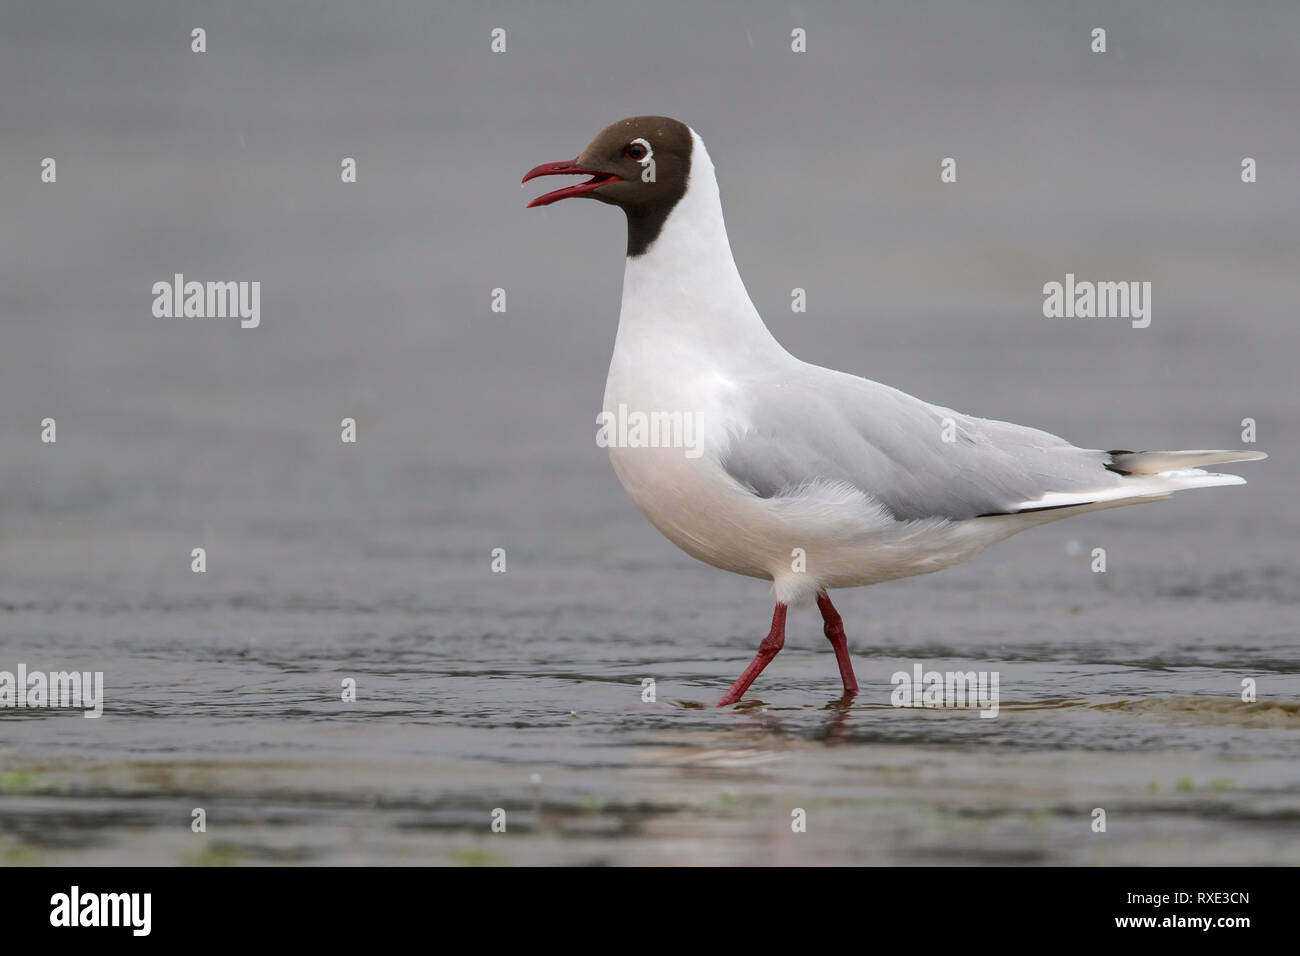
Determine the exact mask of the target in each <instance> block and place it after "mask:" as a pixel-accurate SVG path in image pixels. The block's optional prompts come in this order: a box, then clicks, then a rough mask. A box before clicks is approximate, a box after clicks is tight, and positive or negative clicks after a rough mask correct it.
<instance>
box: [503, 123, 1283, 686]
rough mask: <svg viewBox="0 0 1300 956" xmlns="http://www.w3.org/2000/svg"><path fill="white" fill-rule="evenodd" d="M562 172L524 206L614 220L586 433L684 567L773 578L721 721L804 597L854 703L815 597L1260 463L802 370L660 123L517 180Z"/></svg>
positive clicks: (595, 143)
mask: <svg viewBox="0 0 1300 956" xmlns="http://www.w3.org/2000/svg"><path fill="white" fill-rule="evenodd" d="M558 175H579V176H589V177H591V178H590V179H588V180H587V181H585V182H582V183H578V184H575V185H570V186H566V187H564V188H562V189H557V190H555V191H553V192H549V193H546V194H545V195H542V196H539V197H538V198H536V199H534V200H533V201H532V202H530V203H529V204H528V205H529V207H530V208H531V207H533V206H545V205H549V204H551V203H554V202H557V201H559V200H561V199H568V198H571V197H578V196H585V197H587V198H590V199H595V200H597V201H599V202H602V203H607V204H609V205H613V206H618V207H619V208H621V209H622V210H623V212H624V213H625V214H626V217H627V261H626V265H625V268H624V273H623V301H622V308H621V311H620V313H619V320H618V333H617V335H616V337H615V342H614V354H613V358H612V359H611V361H610V366H609V376H608V378H607V380H606V382H605V399H604V408H603V411H602V415H601V417H600V419H598V420H600V421H603V422H606V423H609V422H614V421H617V422H619V423H620V425H619V427H618V428H617V429H616V430H615V431H616V438H615V439H614V440H610V441H608V442H607V444H608V446H609V456H610V461H611V462H612V464H613V466H614V471H615V473H616V474H617V475H618V479H619V481H620V482H621V483H622V485H623V488H624V489H625V490H626V491H627V493H628V495H629V496H630V497H631V498H632V500H633V501H634V502H635V503H636V505H637V507H639V508H640V510H641V511H642V513H643V514H644V515H645V516H646V518H648V519H649V520H650V523H651V524H653V525H654V526H655V527H656V528H658V529H659V531H660V532H662V533H663V534H664V536H665V537H667V538H668V539H669V540H670V541H672V542H673V543H674V544H675V545H677V546H678V547H679V548H681V549H682V550H683V551H685V552H686V553H687V554H689V555H691V556H693V557H695V558H697V559H699V560H701V561H704V562H706V563H708V564H711V565H713V566H714V567H718V568H722V569H724V570H726V571H732V572H735V573H737V574H743V575H748V576H750V577H755V578H762V579H765V580H770V581H771V582H772V588H773V594H774V597H775V600H776V606H775V608H774V610H773V613H772V625H771V628H770V630H769V631H768V634H767V636H766V637H765V638H763V640H762V642H761V643H760V644H759V647H758V653H757V655H756V656H755V657H754V660H753V662H752V663H750V665H749V666H748V667H747V668H745V671H744V673H742V674H741V675H740V677H739V678H737V680H736V681H735V683H733V684H732V685H731V687H730V689H729V690H728V691H727V692H726V694H724V695H723V697H722V699H721V700H720V701H719V702H718V706H719V707H722V706H726V705H728V704H733V703H735V702H736V701H738V700H740V699H741V697H742V696H743V695H744V694H745V692H746V691H747V690H748V689H749V686H750V684H752V683H753V682H754V679H755V678H756V677H758V675H759V674H760V673H762V671H763V669H764V668H765V667H766V666H767V665H768V664H769V663H770V662H771V661H772V659H773V658H774V657H776V655H777V653H778V652H779V651H780V650H781V648H782V647H783V646H784V644H785V622H786V611H787V609H788V608H789V607H790V606H801V605H807V604H810V603H812V602H813V601H816V603H817V607H818V608H819V610H820V611H821V615H822V620H823V630H824V633H825V635H826V637H827V638H828V639H829V640H830V643H831V647H832V648H833V649H834V652H835V659H836V662H837V664H838V665H839V671H840V678H841V681H842V683H843V685H844V693H845V698H846V699H851V697H852V695H854V694H856V693H857V691H858V683H857V679H856V677H855V676H854V673H853V664H852V662H851V660H850V659H849V651H848V640H847V637H846V635H845V632H844V623H843V620H842V619H841V617H840V615H839V613H838V612H837V611H836V610H835V606H834V605H833V604H832V603H831V599H830V596H829V593H828V592H829V591H830V590H831V589H834V588H847V587H860V586H863V585H867V584H876V583H879V582H881V581H890V580H894V579H897V578H903V577H908V576H910V575H914V574H927V573H929V572H932V571H938V570H941V569H943V568H947V567H951V566H952V565H955V564H958V563H960V562H962V561H965V560H966V559H967V558H969V557H971V556H972V555H974V554H976V553H978V552H980V551H982V550H983V549H984V548H987V547H988V546H989V545H991V544H994V543H995V542H998V541H1001V540H1003V539H1004V538H1007V537H1009V536H1011V535H1013V534H1016V533H1017V532H1020V531H1024V530H1025V529H1027V528H1033V527H1036V526H1038V525H1041V524H1045V523H1047V522H1049V521H1057V520H1059V519H1061V518H1067V517H1070V516H1072V515H1077V514H1083V513H1086V512H1090V511H1097V510H1100V509H1103V508H1115V507H1120V506H1123V505H1131V504H1139V503H1142V502H1147V501H1159V500H1162V499H1165V498H1168V497H1169V496H1170V495H1171V494H1172V493H1173V492H1175V491H1181V490H1183V489H1185V488H1206V487H1210V486H1214V485H1237V484H1244V483H1245V480H1244V479H1243V478H1241V477H1239V476H1237V475H1225V474H1214V473H1211V472H1207V471H1205V470H1204V469H1202V468H1201V467H1199V466H1202V465H1214V464H1220V463H1223V462H1231V461H1253V460H1257V459H1261V458H1265V457H1267V456H1266V455H1264V454H1263V453H1260V452H1252V451H1125V450H1112V451H1097V450H1093V449H1087V448H1078V447H1076V446H1074V445H1072V444H1070V443H1069V442H1067V441H1065V440H1064V439H1061V438H1057V437H1056V436H1055V435H1051V434H1048V433H1047V432H1044V431H1039V430H1037V429H1034V428H1028V427H1025V426H1023V425H1013V424H1011V423H1009V422H1000V421H992V420H989V419H983V418H976V417H973V416H970V415H963V414H961V413H960V412H956V411H953V410H952V409H951V408H945V407H943V406H939V405H931V404H930V403H928V402H924V401H922V400H921V399H919V398H913V397H912V396H911V395H908V394H906V393H904V392H901V391H899V390H898V389H895V388H890V387H889V386H887V385H881V384H879V383H877V382H872V381H868V380H867V379H864V378H859V377H858V376H856V375H850V374H847V373H845V372H837V371H834V370H832V369H828V368H822V367H820V366H817V365H810V364H809V363H807V362H803V361H800V360H799V359H797V358H795V357H794V356H793V355H791V354H790V353H789V352H787V351H786V350H785V349H784V348H782V347H781V345H780V344H779V343H778V342H777V341H776V339H775V338H774V337H773V336H772V333H771V332H770V331H768V328H767V326H766V325H764V324H763V320H762V318H761V317H760V316H759V314H758V310H757V309H755V308H754V304H753V303H752V302H751V301H750V298H749V293H748V292H747V291H746V290H745V285H744V283H743V282H742V281H741V278H740V272H739V271H738V270H737V268H736V263H735V260H734V259H733V258H732V254H731V244H730V242H729V241H728V239H727V229H726V226H725V224H724V223H723V219H722V201H721V198H720V196H719V193H718V182H717V177H716V176H715V175H714V169H713V162H712V160H710V158H709V154H708V151H707V150H706V149H705V148H704V142H703V141H702V140H701V139H700V137H699V135H698V134H697V133H695V131H694V130H692V129H691V128H690V127H688V126H685V125H684V124H682V123H680V122H678V121H677V120H673V119H669V118H668V117H664V116H636V117H631V118H629V119H624V120H620V121H619V122H617V123H614V124H613V125H612V126H609V127H607V128H606V129H605V130H603V131H602V132H601V133H600V134H599V135H598V136H597V137H596V138H595V139H594V140H592V141H591V144H590V145H589V146H588V147H587V148H586V149H585V150H583V152H582V154H581V155H579V156H578V157H577V158H576V159H573V160H570V161H564V162H555V163H544V164H543V165H541V166H537V167H536V168H534V169H532V170H530V171H529V172H528V173H527V175H525V176H524V178H523V182H528V181H529V180H531V179H535V178H537V177H539V176H558ZM647 423H650V426H651V427H647ZM665 423H667V424H668V426H670V427H664V426H665ZM655 426H657V427H655ZM665 433H667V434H665Z"/></svg>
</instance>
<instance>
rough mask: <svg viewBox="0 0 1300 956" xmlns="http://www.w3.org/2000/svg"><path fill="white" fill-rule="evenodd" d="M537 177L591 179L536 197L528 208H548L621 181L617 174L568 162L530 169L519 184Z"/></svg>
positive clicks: (574, 161)
mask: <svg viewBox="0 0 1300 956" xmlns="http://www.w3.org/2000/svg"><path fill="white" fill-rule="evenodd" d="M538 176H590V177H591V179H589V180H587V181H586V182H585V183H578V185H576V186H565V187H564V188H563V189H557V190H555V191H554V192H549V193H546V194H545V195H542V196H538V197H537V198H536V199H534V200H533V201H532V202H530V203H529V204H528V208H529V209H532V208H533V207H534V206H549V205H550V204H551V203H553V202H558V201H559V200H561V199H568V198H569V197H570V196H585V195H587V194H588V193H593V192H595V191H596V190H597V189H599V188H600V187H601V186H604V185H606V184H608V183H613V182H618V181H619V180H620V179H622V178H623V177H622V176H619V175H618V174H617V173H602V172H600V171H598V170H595V169H584V168H583V167H581V166H579V165H578V163H577V161H576V160H570V161H568V162H562V163H542V165H540V166H538V167H536V168H534V169H530V170H529V171H528V172H527V173H526V174H525V175H524V178H523V179H521V180H520V183H521V184H522V183H526V182H528V180H530V179H536V178H537V177H538Z"/></svg>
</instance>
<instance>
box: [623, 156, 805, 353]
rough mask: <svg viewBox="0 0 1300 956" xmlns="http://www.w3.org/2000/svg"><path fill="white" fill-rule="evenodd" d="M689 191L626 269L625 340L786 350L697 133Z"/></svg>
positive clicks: (734, 349)
mask: <svg viewBox="0 0 1300 956" xmlns="http://www.w3.org/2000/svg"><path fill="white" fill-rule="evenodd" d="M691 137H692V140H693V145H692V149H691V171H690V179H689V180H688V182H687V188H686V192H685V193H684V194H683V195H682V198H681V199H680V200H678V202H677V205H676V206H674V207H673V209H672V211H671V212H670V213H669V214H668V217H667V219H666V220H665V221H664V224H663V228H662V229H661V230H660V233H659V236H658V238H656V239H655V240H654V241H653V242H652V243H650V246H649V248H648V249H647V250H646V251H645V252H644V253H643V254H641V255H639V256H636V257H629V258H628V260H627V266H626V268H625V270H624V273H623V307H622V311H621V313H620V315H619V322H618V339H617V341H616V343H615V351H616V352H617V351H618V349H619V347H620V346H632V347H643V346H647V345H650V344H651V341H652V340H655V341H658V342H660V343H662V344H663V345H668V344H669V343H675V344H676V345H678V346H681V345H684V344H687V343H691V344H695V345H698V346H699V347H702V348H708V349H713V350H716V354H719V355H725V354H727V353H728V352H732V353H735V352H753V351H756V350H760V351H768V350H770V349H773V348H774V349H776V350H779V351H783V350H782V349H781V346H780V345H778V344H777V342H776V340H775V339H774V338H772V334H771V333H770V332H769V331H768V330H767V326H765V325H764V324H763V320H762V318H761V317H760V316H759V314H758V310H757V309H755V308H754V304H753V302H751V301H750V299H749V293H748V292H747V291H746V290H745V283H744V282H743V281H742V280H741V278H740V272H739V271H738V270H737V269H736V261H735V259H733V258H732V256H731V243H730V242H729V241H728V240H727V227H726V224H725V223H724V222H723V219H722V199H721V196H720V195H719V193H718V180H717V178H716V177H715V176H714V172H713V161H712V160H711V159H709V153H708V150H706V149H705V148H704V142H703V141H702V140H701V139H700V137H699V136H698V135H696V133H695V132H694V131H692V132H691Z"/></svg>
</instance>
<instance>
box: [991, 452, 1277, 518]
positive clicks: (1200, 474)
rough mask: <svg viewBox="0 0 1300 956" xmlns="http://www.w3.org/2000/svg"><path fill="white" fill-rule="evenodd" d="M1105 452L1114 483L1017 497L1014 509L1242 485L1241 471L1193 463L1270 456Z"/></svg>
mask: <svg viewBox="0 0 1300 956" xmlns="http://www.w3.org/2000/svg"><path fill="white" fill-rule="evenodd" d="M1106 454H1108V455H1109V456H1110V459H1111V460H1110V464H1108V465H1106V467H1107V468H1108V469H1110V470H1111V471H1113V472H1117V473H1118V474H1119V475H1121V476H1122V480H1121V481H1119V482H1118V483H1115V484H1111V485H1109V486H1106V487H1103V488H1098V489H1096V490H1091V491H1051V492H1048V493H1047V494H1044V495H1041V496H1040V497H1038V498H1035V499H1034V500H1032V501H1022V502H1020V503H1019V504H1018V505H1017V506H1016V507H1015V508H1014V509H1012V512H1013V513H1019V514H1024V513H1028V512H1035V511H1058V510H1062V509H1076V508H1077V509H1080V510H1092V509H1093V508H1101V507H1115V506H1117V505H1122V504H1137V503H1139V502H1141V501H1158V500H1160V499H1163V498H1168V497H1169V496H1170V495H1171V494H1172V493H1173V492H1175V491H1183V490H1184V489H1187V488H1211V487H1214V486H1215V485H1244V484H1245V483H1246V479H1245V478H1242V477H1241V476H1240V475H1221V474H1217V473H1215V472H1211V471H1205V470H1203V469H1201V468H1197V467H1194V466H1196V465H1215V464H1220V463H1222V462H1229V461H1259V460H1260V459H1262V458H1267V457H1268V455H1266V454H1264V453H1263V452H1259V451H1110V452H1107V453H1106ZM1112 480H1113V479H1112ZM1068 513H1073V512H1072V511H1071V512H1068Z"/></svg>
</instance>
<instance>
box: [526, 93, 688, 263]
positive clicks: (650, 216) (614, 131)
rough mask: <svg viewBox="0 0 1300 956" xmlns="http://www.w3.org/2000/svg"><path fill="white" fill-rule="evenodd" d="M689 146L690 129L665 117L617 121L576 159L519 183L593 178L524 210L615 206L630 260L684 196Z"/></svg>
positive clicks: (547, 166)
mask: <svg viewBox="0 0 1300 956" xmlns="http://www.w3.org/2000/svg"><path fill="white" fill-rule="evenodd" d="M693 143H694V137H693V135H692V133H691V130H690V128H689V127H688V126H686V125H685V124H683V123H679V122H677V120H675V119H669V118H668V117H666V116H633V117H630V118H629V119H625V120H619V121H618V122H617V123H615V124H613V125H612V126H607V127H605V129H603V130H601V132H600V134H599V135H598V136H597V137H596V138H595V139H593V140H592V141H591V143H590V145H588V146H587V148H586V149H584V150H583V151H582V152H581V153H580V154H579V155H578V157H577V158H576V159H572V160H564V161H561V162H558V163H543V164H542V165H540V166H537V167H535V168H533V169H530V170H529V171H528V173H527V174H526V175H525V176H524V178H523V182H528V181H529V180H530V179H536V178H538V177H539V176H590V177H591V178H590V179H588V180H587V181H586V182H584V183H577V184H575V185H572V186H565V187H563V188H562V189H556V190H554V191H553V192H549V193H546V194H544V195H541V196H538V197H537V198H536V199H534V200H533V201H532V202H530V203H529V204H528V206H529V208H530V209H531V208H532V207H533V206H549V205H550V204H551V203H553V202H558V201H559V200H561V199H571V198H573V197H574V196H587V197H589V198H591V199H597V200H599V201H600V202H603V203H609V204H610V205H614V206H618V207H620V208H621V209H622V210H623V211H624V212H625V213H627V219H628V255H639V254H640V252H644V251H645V248H646V247H648V246H649V243H650V242H652V241H653V240H654V238H655V236H657V235H658V233H659V229H660V227H661V226H662V225H663V221H664V220H665V219H666V218H667V217H668V213H669V212H670V211H672V208H673V206H675V205H676V204H677V201H678V200H679V199H681V198H682V195H683V194H684V193H685V192H686V184H687V182H688V180H689V179H690V172H691V150H692V146H693Z"/></svg>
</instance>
